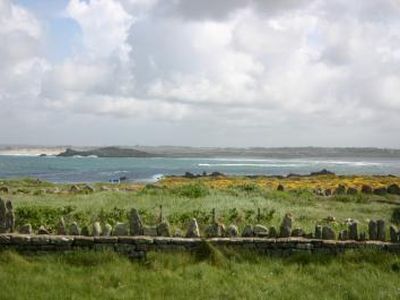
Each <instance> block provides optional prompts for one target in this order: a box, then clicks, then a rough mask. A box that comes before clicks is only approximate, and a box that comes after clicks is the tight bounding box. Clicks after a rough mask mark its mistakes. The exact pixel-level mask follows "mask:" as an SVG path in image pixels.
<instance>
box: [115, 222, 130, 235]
mask: <svg viewBox="0 0 400 300" xmlns="http://www.w3.org/2000/svg"><path fill="white" fill-rule="evenodd" d="M112 235H113V236H126V235H129V228H128V225H127V224H125V223H117V224H115V227H114V230H113V233H112Z"/></svg>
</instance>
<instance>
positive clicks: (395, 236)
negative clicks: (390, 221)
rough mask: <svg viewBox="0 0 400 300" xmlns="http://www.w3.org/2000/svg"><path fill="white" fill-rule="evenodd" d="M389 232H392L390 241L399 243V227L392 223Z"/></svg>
mask: <svg viewBox="0 0 400 300" xmlns="http://www.w3.org/2000/svg"><path fill="white" fill-rule="evenodd" d="M389 233H390V241H391V242H392V243H397V242H398V241H399V237H398V234H397V228H396V227H395V226H393V225H391V226H390V228H389Z"/></svg>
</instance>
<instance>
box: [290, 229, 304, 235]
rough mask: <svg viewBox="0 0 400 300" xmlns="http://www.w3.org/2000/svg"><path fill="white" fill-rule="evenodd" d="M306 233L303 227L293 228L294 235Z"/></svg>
mask: <svg viewBox="0 0 400 300" xmlns="http://www.w3.org/2000/svg"><path fill="white" fill-rule="evenodd" d="M304 235H305V233H304V230H303V229H301V228H295V229H293V230H292V236H293V237H303V236H304Z"/></svg>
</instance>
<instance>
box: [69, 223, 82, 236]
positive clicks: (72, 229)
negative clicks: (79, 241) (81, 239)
mask: <svg viewBox="0 0 400 300" xmlns="http://www.w3.org/2000/svg"><path fill="white" fill-rule="evenodd" d="M69 234H70V235H80V234H81V229H80V228H79V226H78V223H76V222H72V224H71V225H70V226H69Z"/></svg>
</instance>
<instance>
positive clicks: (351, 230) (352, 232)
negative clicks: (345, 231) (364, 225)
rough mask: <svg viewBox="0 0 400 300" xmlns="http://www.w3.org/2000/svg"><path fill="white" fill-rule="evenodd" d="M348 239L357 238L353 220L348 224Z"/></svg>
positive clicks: (356, 229)
mask: <svg viewBox="0 0 400 300" xmlns="http://www.w3.org/2000/svg"><path fill="white" fill-rule="evenodd" d="M349 239H350V240H355V241H356V240H358V228H357V222H353V223H351V224H350V225H349Z"/></svg>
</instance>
